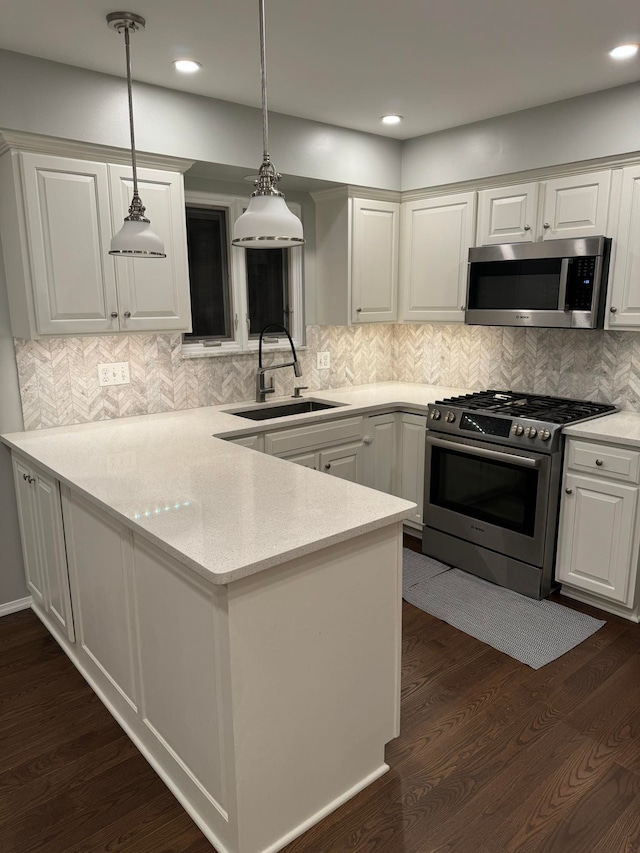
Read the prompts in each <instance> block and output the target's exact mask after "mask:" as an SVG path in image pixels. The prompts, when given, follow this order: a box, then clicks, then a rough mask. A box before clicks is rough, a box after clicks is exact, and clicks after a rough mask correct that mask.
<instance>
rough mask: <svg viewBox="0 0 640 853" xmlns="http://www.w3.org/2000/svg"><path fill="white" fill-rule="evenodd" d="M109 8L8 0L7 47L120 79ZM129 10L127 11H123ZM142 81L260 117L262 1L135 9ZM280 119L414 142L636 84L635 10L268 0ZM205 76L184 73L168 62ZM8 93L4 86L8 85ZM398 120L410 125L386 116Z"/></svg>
mask: <svg viewBox="0 0 640 853" xmlns="http://www.w3.org/2000/svg"><path fill="white" fill-rule="evenodd" d="M117 8H118V7H117V6H116V5H115V3H109V2H106V3H105V2H101V0H55V2H52V0H46V2H43V0H2V2H0V47H1V48H5V49H7V50H14V51H18V52H20V53H27V54H33V55H34V56H39V57H44V58H47V59H52V60H55V61H57V62H64V63H67V64H70V65H78V66H81V67H83V68H91V69H95V70H97V71H104V72H108V73H111V74H117V75H119V76H123V72H124V46H123V39H122V36H120V37H118V36H117V35H116V34H115V33H114V32H113V31H111V30H110V29H109V28H108V27H107V24H106V22H105V16H106V14H107V13H108V12H111V11H115V10H116V9H117ZM120 8H122V7H120ZM124 8H127V9H128V10H129V11H132V12H137V13H138V14H141V15H143V16H144V17H146V19H147V29H146V31H145V32H144V33H140V34H136V35H134V36H133V37H132V51H133V72H134V78H135V79H138V80H143V81H145V82H148V83H156V84H158V85H161V86H168V87H170V88H174V89H182V90H185V91H189V92H196V93H199V94H202V95H209V96H211V97H216V98H222V99H224V100H228V101H236V102H238V103H241V104H249V105H252V106H259V103H260V88H259V77H258V73H259V71H258V68H259V66H258V61H259V54H258V0H181V2H176V0H131V5H129V3H128V2H126V3H125V4H124ZM266 14H267V64H268V71H269V107H270V109H272V110H274V111H277V112H282V113H288V114H290V115H295V116H301V117H304V118H310V119H316V120H319V121H323V122H329V123H331V124H336V125H341V126H344V127H350V128H356V129H359V130H364V131H368V132H372V133H379V134H383V135H387V136H392V137H396V138H408V137H413V136H418V135H420V134H423V133H430V132H432V131H435V130H441V129H443V128H446V127H453V126H456V125H460V124H466V123H467V122H471V121H477V120H479V119H483V118H488V117H490V116H495V115H501V114H503V113H508V112H513V111H515V110H519V109H525V108H527V107H531V106H536V105H539V104H544V103H549V102H551V101H557V100H561V99H563V98H568V97H572V96H574V95H579V94H584V93H586V92H593V91H596V90H599V89H607V88H610V87H612V86H618V85H621V84H623V83H628V82H631V81H635V80H638V79H640V58H636V59H633V60H631V61H627V62H614V61H613V60H611V59H610V58H609V57H608V56H607V50H608V49H609V48H610V47H612V46H614V45H616V44H618V43H620V42H624V41H640V6H639V5H638V0H485V2H479V0H439V2H437V0H396V2H392V0H313V2H311V0H267V5H266ZM180 57H192V58H195V59H197V60H198V61H200V62H201V63H202V65H203V69H202V71H200V72H199V73H198V74H196V75H193V76H185V75H178V74H177V73H176V72H175V71H174V69H173V66H172V65H171V60H173V59H175V58H180ZM5 82H6V81H5ZM389 112H398V113H401V114H402V115H403V116H404V117H405V120H404V122H403V124H402V125H401V126H400V128H385V127H383V126H382V125H381V124H380V122H379V117H380V116H381V115H383V114H385V113H389Z"/></svg>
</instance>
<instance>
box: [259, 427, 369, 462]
mask: <svg viewBox="0 0 640 853" xmlns="http://www.w3.org/2000/svg"><path fill="white" fill-rule="evenodd" d="M361 435H362V418H344V419H343V420H339V421H331V422H330V423H326V424H312V425H310V426H304V427H298V428H297V429H283V430H280V431H279V432H269V433H267V434H266V435H265V438H264V449H265V453H270V454H272V455H276V456H279V455H280V454H281V453H292V452H294V451H296V450H305V449H306V448H310V447H313V448H318V447H327V446H328V445H330V444H338V443H341V442H345V441H350V440H353V439H355V438H360V437H361Z"/></svg>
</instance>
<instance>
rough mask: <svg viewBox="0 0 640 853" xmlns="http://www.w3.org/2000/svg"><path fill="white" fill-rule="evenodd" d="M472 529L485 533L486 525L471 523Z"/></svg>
mask: <svg viewBox="0 0 640 853" xmlns="http://www.w3.org/2000/svg"><path fill="white" fill-rule="evenodd" d="M471 529H472V530H477V531H478V533H484V532H485V531H484V527H478V526H477V525H476V524H472V525H471Z"/></svg>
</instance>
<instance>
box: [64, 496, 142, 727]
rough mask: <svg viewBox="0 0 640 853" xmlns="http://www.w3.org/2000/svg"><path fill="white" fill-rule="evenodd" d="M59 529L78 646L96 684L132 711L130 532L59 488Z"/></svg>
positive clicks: (134, 693)
mask: <svg viewBox="0 0 640 853" xmlns="http://www.w3.org/2000/svg"><path fill="white" fill-rule="evenodd" d="M62 506H63V514H64V531H65V537H66V543H67V559H68V563H69V579H70V581H71V590H72V593H73V605H74V621H75V629H76V634H77V638H78V643H79V645H80V648H81V649H82V651H83V652H85V653H86V654H87V656H88V663H87V669H88V671H90V672H91V675H92V677H93V678H95V679H96V681H97V682H98V683H105V682H106V684H107V685H108V688H109V689H115V692H116V694H117V696H118V697H119V699H118V703H119V704H120V705H121V707H123V708H127V706H128V708H130V709H133V710H134V711H136V712H137V708H138V702H139V697H138V690H137V684H138V678H137V669H136V667H137V649H136V646H135V634H134V628H133V612H134V609H133V608H134V605H133V546H132V541H131V540H132V534H131V532H130V531H129V530H128V528H126V527H124V525H122V524H120V523H119V522H116V521H115V520H114V519H112V518H111V517H110V516H108V515H107V514H106V513H105V512H103V511H102V510H100V509H98V508H97V507H95V506H93V504H90V503H89V502H88V501H86V500H84V498H82V497H80V495H77V494H76V493H75V492H71V491H69V490H63V500H62Z"/></svg>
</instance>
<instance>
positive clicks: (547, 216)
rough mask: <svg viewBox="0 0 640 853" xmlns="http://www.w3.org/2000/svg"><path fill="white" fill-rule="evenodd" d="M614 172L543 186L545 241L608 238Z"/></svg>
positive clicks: (555, 181)
mask: <svg viewBox="0 0 640 853" xmlns="http://www.w3.org/2000/svg"><path fill="white" fill-rule="evenodd" d="M610 191H611V172H610V171H604V172H592V173H591V174H589V175H572V176H571V177H568V178H555V179H553V180H551V181H545V182H544V205H543V210H542V223H543V224H542V232H543V239H544V240H557V239H562V238H565V237H599V236H601V235H602V234H604V235H606V234H607V222H608V214H609V195H610Z"/></svg>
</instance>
